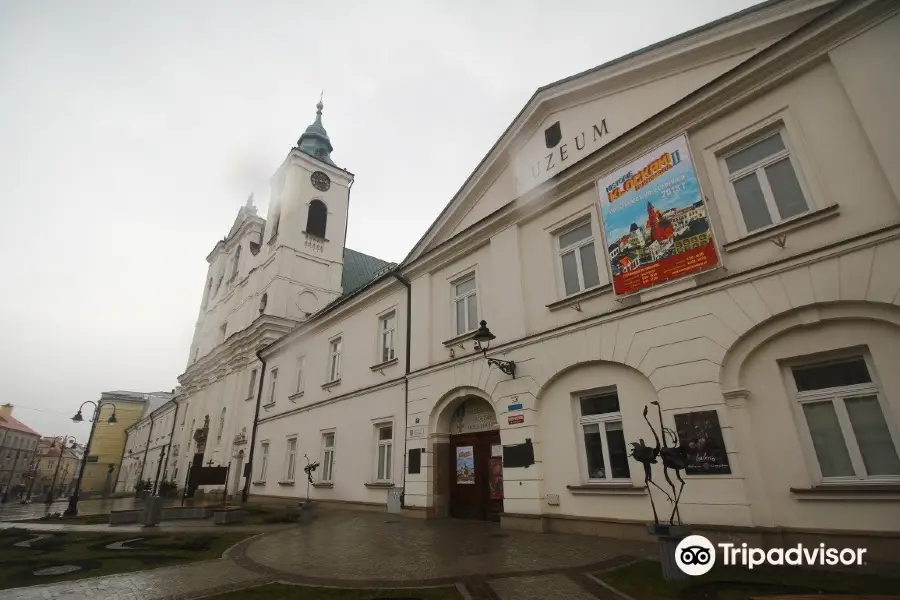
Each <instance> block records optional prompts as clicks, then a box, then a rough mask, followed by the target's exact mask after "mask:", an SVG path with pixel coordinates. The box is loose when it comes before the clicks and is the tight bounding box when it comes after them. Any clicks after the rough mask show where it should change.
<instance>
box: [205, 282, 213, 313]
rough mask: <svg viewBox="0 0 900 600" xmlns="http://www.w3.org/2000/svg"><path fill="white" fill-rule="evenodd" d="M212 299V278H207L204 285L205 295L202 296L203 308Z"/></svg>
mask: <svg viewBox="0 0 900 600" xmlns="http://www.w3.org/2000/svg"><path fill="white" fill-rule="evenodd" d="M211 297H212V277H210V278H209V281H208V282H207V283H206V294H205V295H204V296H203V308H206V306H207V305H208V304H209V300H210V298H211Z"/></svg>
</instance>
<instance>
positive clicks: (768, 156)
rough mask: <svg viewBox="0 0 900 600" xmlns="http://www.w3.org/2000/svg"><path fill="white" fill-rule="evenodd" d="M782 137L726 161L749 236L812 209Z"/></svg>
mask: <svg viewBox="0 0 900 600" xmlns="http://www.w3.org/2000/svg"><path fill="white" fill-rule="evenodd" d="M783 134H784V132H783V131H777V132H775V133H773V134H771V135H769V136H768V137H766V138H763V139H761V140H757V141H755V142H754V143H752V144H750V145H749V146H746V147H744V148H742V149H740V150H738V151H736V152H733V153H732V154H730V155H728V156H726V157H724V159H723V161H724V163H725V168H726V170H727V172H728V181H729V182H730V183H731V187H732V190H733V191H734V197H735V200H736V201H737V204H738V208H739V209H740V211H741V216H742V217H743V226H744V228H745V230H746V231H747V233H751V232H753V231H756V230H757V229H762V228H763V227H767V226H769V225H772V224H774V223H779V222H781V221H784V220H786V219H790V218H791V217H796V216H797V215H800V214H803V213H805V212H807V211H808V210H809V203H808V202H807V200H806V198H805V196H804V194H803V189H802V187H801V185H800V180H799V179H798V177H797V169H796V168H795V166H794V162H793V160H792V159H791V155H790V151H789V150H788V148H787V146H785V143H784V138H783Z"/></svg>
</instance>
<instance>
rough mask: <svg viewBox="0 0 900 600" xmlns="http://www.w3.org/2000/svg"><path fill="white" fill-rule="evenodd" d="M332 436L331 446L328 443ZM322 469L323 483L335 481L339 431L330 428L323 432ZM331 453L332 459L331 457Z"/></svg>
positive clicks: (320, 476)
mask: <svg viewBox="0 0 900 600" xmlns="http://www.w3.org/2000/svg"><path fill="white" fill-rule="evenodd" d="M329 436H331V446H328V445H327V442H328V437H329ZM320 444H321V447H322V450H321V451H322V470H321V471H319V481H321V482H322V483H332V482H334V464H335V463H334V456H335V452H336V449H337V431H336V430H334V429H330V430H327V431H322V432H321V442H320ZM329 454H330V459H329Z"/></svg>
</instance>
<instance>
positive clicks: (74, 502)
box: [63, 400, 118, 517]
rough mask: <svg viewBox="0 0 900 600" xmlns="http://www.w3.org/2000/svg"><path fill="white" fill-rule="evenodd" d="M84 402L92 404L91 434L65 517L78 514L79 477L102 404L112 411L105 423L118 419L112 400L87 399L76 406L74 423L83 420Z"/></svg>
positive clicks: (115, 421) (84, 465) (81, 475)
mask: <svg viewBox="0 0 900 600" xmlns="http://www.w3.org/2000/svg"><path fill="white" fill-rule="evenodd" d="M85 404H92V405H93V406H94V414H93V416H92V417H91V418H90V419H89V420H90V422H91V434H90V436H88V441H87V445H86V446H85V447H84V455H83V456H82V457H81V468H80V469H79V471H78V479H77V480H76V481H75V491H74V492H73V493H72V495H71V496H69V507H68V508H67V509H66V511H65V512H64V513H63V514H64V515H65V516H67V517H74V516H77V515H78V493H79V492H80V491H81V479H82V478H83V477H84V469H85V467H86V466H87V461H88V456H90V454H91V442H92V441H93V440H94V429H95V428H96V427H97V421H99V420H100V410H101V409H102V408H103V407H104V406H112V409H113V412H112V414H111V415H110V416H109V419H108V420H107V423H110V424H115V423H117V422H118V421H117V420H116V405H115V404H113V403H112V402H94V401H93V400H87V401H86V402H83V403H82V404H81V406H79V407H78V412H77V413H75V416H74V417H72V421H74V422H75V423H81V422H82V421H84V417H83V416H81V409H82V408H84V405H85Z"/></svg>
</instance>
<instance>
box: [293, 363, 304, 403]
mask: <svg viewBox="0 0 900 600" xmlns="http://www.w3.org/2000/svg"><path fill="white" fill-rule="evenodd" d="M304 363H306V357H305V356H301V357H300V358H298V359H297V389H296V390H294V393H296V394H299V393H300V392H302V391H303V366H304Z"/></svg>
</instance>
